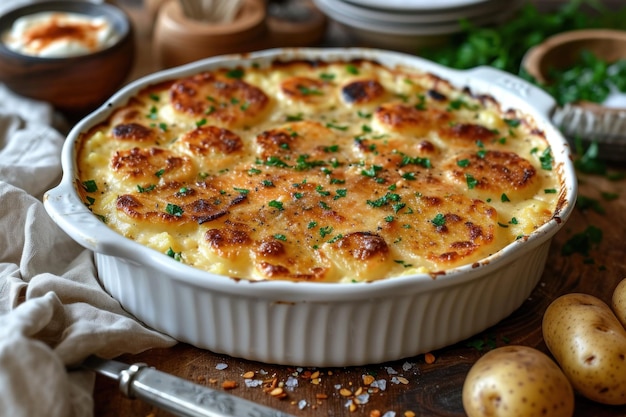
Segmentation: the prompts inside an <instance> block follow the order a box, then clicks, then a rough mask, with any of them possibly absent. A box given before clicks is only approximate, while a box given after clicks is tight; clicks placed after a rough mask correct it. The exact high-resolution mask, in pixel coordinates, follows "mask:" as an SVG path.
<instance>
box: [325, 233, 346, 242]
mask: <svg viewBox="0 0 626 417" xmlns="http://www.w3.org/2000/svg"><path fill="white" fill-rule="evenodd" d="M341 239H343V235H342V234H341V233H339V234H338V235H337V236H334V237H332V238H331V239H330V240H329V241H328V243H335V242H337V241H338V240H341Z"/></svg>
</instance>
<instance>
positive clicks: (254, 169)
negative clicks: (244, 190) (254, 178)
mask: <svg viewBox="0 0 626 417" xmlns="http://www.w3.org/2000/svg"><path fill="white" fill-rule="evenodd" d="M261 172H262V171H261V170H260V169H256V168H250V169H249V170H248V175H258V174H260V173H261Z"/></svg>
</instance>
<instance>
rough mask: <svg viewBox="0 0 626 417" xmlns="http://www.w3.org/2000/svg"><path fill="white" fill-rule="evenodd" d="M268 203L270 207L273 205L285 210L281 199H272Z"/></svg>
mask: <svg viewBox="0 0 626 417" xmlns="http://www.w3.org/2000/svg"><path fill="white" fill-rule="evenodd" d="M267 205H268V206H270V207H273V208H275V209H278V210H279V211H280V210H284V208H283V203H281V202H280V201H277V200H272V201H270V202H269V203H267Z"/></svg>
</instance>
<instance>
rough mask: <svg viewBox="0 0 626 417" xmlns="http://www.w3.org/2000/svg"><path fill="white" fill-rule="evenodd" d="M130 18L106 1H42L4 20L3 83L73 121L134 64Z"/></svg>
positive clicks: (0, 26) (0, 45)
mask: <svg viewBox="0 0 626 417" xmlns="http://www.w3.org/2000/svg"><path fill="white" fill-rule="evenodd" d="M134 48H135V45H134V37H133V28H132V24H131V21H130V18H129V17H128V16H127V15H126V13H125V12H124V11H123V10H122V9H120V8H118V7H116V6H114V5H111V4H108V3H101V4H98V3H91V2H85V1H44V2H38V3H33V4H28V5H24V6H20V7H17V8H15V9H12V10H9V11H8V12H6V13H5V14H4V15H2V16H0V82H2V83H4V84H6V86H7V87H8V88H9V89H11V90H12V91H13V92H15V93H17V94H18V95H21V96H24V97H28V98H32V99H36V100H41V101H46V102H49V103H50V104H51V105H53V106H54V107H55V108H56V109H57V110H59V111H60V112H61V113H63V114H65V115H67V116H68V117H69V118H70V119H73V118H77V117H81V116H83V115H85V114H87V113H89V112H90V111H92V110H94V109H95V108H96V107H98V106H99V105H101V104H102V103H103V102H104V101H105V100H106V99H107V98H108V97H109V96H111V95H112V94H113V93H114V92H115V91H117V89H119V87H120V86H121V85H122V84H123V83H124V81H126V77H127V76H128V74H129V72H130V70H131V69H132V65H133V63H134Z"/></svg>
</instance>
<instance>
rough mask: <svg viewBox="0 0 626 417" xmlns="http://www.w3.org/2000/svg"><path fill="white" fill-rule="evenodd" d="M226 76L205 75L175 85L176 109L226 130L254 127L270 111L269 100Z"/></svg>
mask: <svg viewBox="0 0 626 417" xmlns="http://www.w3.org/2000/svg"><path fill="white" fill-rule="evenodd" d="M226 74H228V73H226ZM226 74H224V73H213V72H204V73H201V74H198V75H195V76H192V77H188V78H185V79H182V80H179V81H177V82H175V83H174V84H172V87H171V88H170V98H171V101H172V105H173V107H174V109H175V110H176V111H178V112H180V113H184V114H187V115H190V116H194V117H200V118H206V119H207V120H214V121H216V122H218V123H221V124H224V125H225V126H227V127H234V126H242V125H246V124H251V123H254V122H255V121H256V120H257V119H258V118H259V117H261V116H262V115H263V114H264V113H265V112H266V111H267V110H268V107H269V104H270V103H269V97H268V96H267V95H266V94H265V93H264V92H263V90H261V89H260V88H257V87H255V86H252V85H250V84H248V83H247V82H245V81H242V80H240V79H238V78H229V77H228V76H227V75H226Z"/></svg>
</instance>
